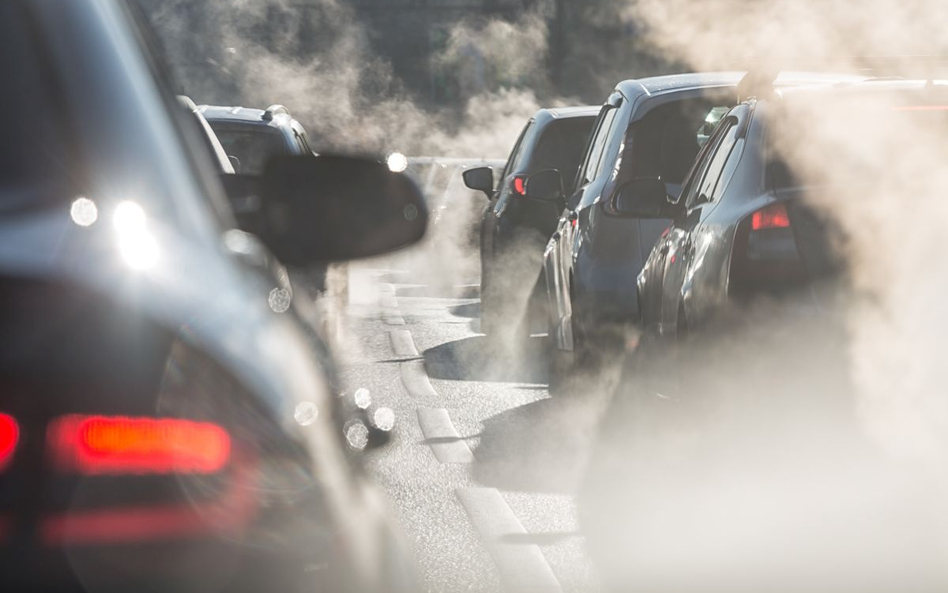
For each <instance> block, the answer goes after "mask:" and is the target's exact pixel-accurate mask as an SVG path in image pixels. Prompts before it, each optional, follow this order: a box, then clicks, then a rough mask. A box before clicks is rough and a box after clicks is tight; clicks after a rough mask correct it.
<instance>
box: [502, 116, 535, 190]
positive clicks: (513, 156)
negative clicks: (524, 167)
mask: <svg viewBox="0 0 948 593" xmlns="http://www.w3.org/2000/svg"><path fill="white" fill-rule="evenodd" d="M532 128H533V120H530V121H529V122H528V123H527V125H526V126H524V128H523V131H522V132H520V137H519V138H517V143H516V144H514V147H513V150H511V151H510V157H509V158H507V166H506V167H505V168H504V173H503V174H502V175H501V176H500V182H501V183H503V181H504V180H505V179H507V176H508V175H510V174H511V173H512V172H513V171H515V170H516V169H517V168H518V167H519V166H520V160H521V159H522V157H523V147H524V143H523V139H524V138H526V137H527V134H528V133H529V132H530V130H531V129H532Z"/></svg>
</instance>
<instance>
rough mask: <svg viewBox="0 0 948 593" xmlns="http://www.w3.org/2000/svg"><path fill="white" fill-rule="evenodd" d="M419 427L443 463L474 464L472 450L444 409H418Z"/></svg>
mask: <svg viewBox="0 0 948 593" xmlns="http://www.w3.org/2000/svg"><path fill="white" fill-rule="evenodd" d="M418 425H419V426H421V432H422V434H424V435H425V439H426V440H427V441H428V446H429V447H431V451H432V452H433V453H434V455H435V457H436V458H437V459H438V461H440V462H441V463H474V454H473V453H471V448H470V447H468V446H467V443H466V442H465V441H464V440H463V439H461V435H460V434H459V433H458V430H457V429H456V428H455V427H454V424H452V422H451V417H450V416H449V415H448V411H447V410H445V409H444V408H418Z"/></svg>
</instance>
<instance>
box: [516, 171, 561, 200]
mask: <svg viewBox="0 0 948 593" xmlns="http://www.w3.org/2000/svg"><path fill="white" fill-rule="evenodd" d="M523 193H524V197H526V198H530V199H533V200H542V201H544V202H557V203H560V204H563V203H565V202H566V198H565V197H564V195H563V178H562V177H561V176H560V172H559V171H557V170H556V169H547V170H545V171H540V172H539V173H534V174H533V175H531V176H529V177H527V181H526V182H525V183H524V184H523Z"/></svg>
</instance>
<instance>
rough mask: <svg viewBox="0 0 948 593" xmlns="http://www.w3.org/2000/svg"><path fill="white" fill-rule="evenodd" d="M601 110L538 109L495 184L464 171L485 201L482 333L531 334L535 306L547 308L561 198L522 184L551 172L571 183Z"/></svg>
mask: <svg viewBox="0 0 948 593" xmlns="http://www.w3.org/2000/svg"><path fill="white" fill-rule="evenodd" d="M598 113H599V108H598V107H565V108H558V109H541V110H540V111H538V112H537V113H536V114H535V115H534V116H533V117H532V118H530V121H528V122H527V124H526V126H524V128H523V131H522V132H521V133H520V137H519V139H518V140H517V143H516V144H515V145H514V148H513V150H512V151H511V153H510V157H509V158H508V159H507V163H506V165H505V166H504V169H503V171H502V172H501V174H500V180H499V183H497V185H496V187H495V185H494V176H493V171H492V169H490V168H489V167H480V168H475V169H469V170H467V171H465V172H464V180H465V183H466V184H467V186H468V187H470V188H471V189H474V190H479V191H482V192H484V194H486V195H487V199H488V200H489V203H488V205H487V207H486V208H485V209H484V214H483V217H482V221H481V241H480V245H481V248H480V253H481V331H482V332H484V333H485V334H488V335H493V334H495V333H496V332H497V331H498V330H499V329H500V328H501V327H513V328H517V327H521V328H523V330H522V331H523V332H525V333H529V329H530V327H531V318H533V317H536V311H537V309H538V305H545V304H546V295H545V291H544V290H543V287H544V283H543V280H542V278H541V277H540V272H541V271H542V262H541V256H542V253H543V246H544V245H546V242H547V241H548V240H549V238H550V235H552V234H553V231H554V230H556V221H557V219H558V218H559V214H560V212H561V211H562V209H563V205H564V202H563V201H562V197H561V196H558V195H539V196H538V195H535V194H532V193H531V192H530V191H529V190H528V188H527V183H526V181H527V179H528V178H529V177H530V176H531V175H533V174H534V173H539V172H541V171H549V170H553V171H557V172H559V176H560V178H561V179H563V180H565V181H566V183H568V184H570V183H571V182H572V179H573V177H574V176H575V174H576V171H577V169H578V167H579V162H580V160H581V159H582V156H583V152H584V149H585V147H586V142H587V141H588V139H589V133H590V131H591V130H592V125H593V123H594V122H595V120H596V115H597V114H598ZM540 311H542V309H540ZM543 329H545V328H543Z"/></svg>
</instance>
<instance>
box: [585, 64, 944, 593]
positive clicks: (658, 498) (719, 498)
mask: <svg viewBox="0 0 948 593" xmlns="http://www.w3.org/2000/svg"><path fill="white" fill-rule="evenodd" d="M752 75H755V73H753V72H752V73H750V74H748V79H749V80H745V81H743V82H742V83H741V84H740V85H739V91H738V94H739V96H740V97H741V100H740V102H739V103H738V104H737V105H736V106H734V107H733V108H731V109H730V110H728V112H727V113H726V114H725V115H724V117H723V118H722V119H721V121H720V122H719V124H718V125H717V127H716V129H715V130H714V132H713V134H712V135H711V137H710V139H709V141H708V142H707V144H706V146H705V147H704V148H703V149H702V151H701V153H700V155H699V156H698V158H697V159H696V161H695V163H694V164H693V166H692V168H691V170H690V172H689V173H688V175H687V176H686V179H685V182H684V189H683V191H682V192H681V194H680V195H677V196H676V195H668V192H667V191H666V188H665V187H664V184H663V183H662V182H661V181H660V180H659V179H658V178H655V177H652V178H640V179H634V180H630V181H629V182H627V183H626V184H624V185H623V186H621V187H620V188H619V189H618V191H617V195H616V197H615V198H614V201H613V204H612V208H613V209H614V210H616V211H618V212H621V213H625V215H628V216H631V217H633V218H650V219H670V220H671V221H672V223H671V225H670V226H669V228H668V231H667V232H666V233H664V235H663V237H662V238H661V239H660V240H659V242H658V243H657V244H656V245H655V246H654V248H653V249H652V251H651V253H650V255H649V257H648V259H647V261H646V264H645V266H644V268H643V270H642V272H641V273H640V274H639V277H638V279H637V284H638V289H639V302H640V303H641V307H642V320H641V328H640V331H641V332H642V337H641V340H640V341H639V344H638V346H637V348H636V349H635V350H634V351H632V352H631V353H630V354H629V355H628V356H627V357H626V358H625V360H624V365H623V367H624V368H623V370H624V375H623V377H622V380H621V381H620V383H619V385H618V387H617V388H616V389H615V391H614V392H613V393H612V397H611V399H610V400H609V403H608V405H607V408H606V410H605V412H604V413H603V415H602V419H603V420H602V422H601V423H600V425H599V426H598V427H597V431H596V433H597V437H596V439H597V444H596V446H595V449H594V451H593V453H592V454H591V455H590V456H589V459H590V460H591V461H590V464H589V467H588V468H587V473H586V475H585V478H584V480H583V487H582V492H581V493H580V495H579V500H580V502H579V503H578V506H579V508H580V511H579V514H580V515H581V517H582V523H583V531H584V533H586V534H587V538H588V540H587V541H588V542H589V550H590V555H591V556H592V557H594V558H595V560H594V561H595V562H596V564H597V568H598V569H599V573H600V574H601V575H602V578H603V582H604V583H605V588H607V589H608V590H633V589H636V588H643V587H644V588H648V589H650V590H663V591H681V590H689V589H711V590H728V591H759V590H768V589H775V588H776V589H781V588H786V589H787V590H790V589H792V590H807V589H814V588H815V589H819V588H821V587H822V584H824V583H827V582H833V583H834V585H833V589H834V590H851V591H867V590H879V591H882V590H888V589H891V588H892V587H893V585H892V584H893V583H900V584H899V585H897V586H896V587H897V588H898V587H901V586H904V584H905V583H912V582H915V583H917V585H918V587H919V588H921V589H930V590H935V589H942V588H944V586H943V585H936V584H935V583H941V582H943V581H944V579H945V573H944V571H943V566H944V565H943V562H942V561H941V554H940V548H938V546H939V545H940V543H934V540H929V539H926V534H927V533H929V527H928V526H929V525H930V524H931V522H932V521H938V518H939V517H941V516H943V515H944V510H943V508H942V504H941V500H942V498H938V497H932V498H931V499H928V498H927V497H926V496H916V495H915V494H914V492H921V493H927V492H929V491H930V483H931V480H932V474H930V473H929V472H928V470H927V469H918V468H919V467H920V466H921V465H923V464H920V463H919V460H920V459H922V458H924V457H925V456H927V455H929V454H931V452H932V451H935V450H938V451H941V447H942V444H941V443H942V442H941V441H940V440H938V439H939V436H934V435H940V434H941V428H940V423H939V422H940V421H939V420H935V421H931V419H932V418H940V416H939V414H938V413H937V412H933V409H934V408H935V406H937V405H938V404H934V403H933V402H934V401H935V400H934V399H933V400H930V399H927V397H928V396H927V394H928V393H933V394H939V393H940V392H939V391H938V389H937V388H934V389H933V388H932V387H930V385H933V384H934V385H938V384H939V383H940V381H941V375H940V371H939V369H938V368H937V365H934V368H933V366H932V365H930V364H924V365H922V366H923V367H924V370H922V371H918V370H914V371H913V370H908V368H909V367H907V366H906V365H905V364H904V363H902V362H901V361H902V360H904V359H905V356H906V355H905V349H906V342H904V341H903V340H906V339H908V340H909V341H910V342H911V343H913V344H919V343H921V344H924V343H927V339H929V338H926V337H924V336H929V337H933V336H938V335H940V325H939V323H938V319H939V317H937V315H936V314H935V311H940V309H941V307H940V304H938V301H937V298H936V300H934V301H931V300H929V298H930V295H931V294H933V292H932V291H929V290H925V289H924V286H925V283H926V282H927V280H925V279H923V278H922V276H924V274H922V275H921V276H920V275H919V273H918V269H919V268H916V267H915V263H916V262H918V261H922V262H923V263H922V264H921V265H922V267H923V268H924V269H925V270H926V273H928V272H931V270H932V268H931V266H932V263H931V261H930V260H928V259H927V257H926V255H927V253H928V252H929V250H930V249H932V248H935V250H936V251H937V245H939V244H940V241H941V239H940V237H939V236H938V234H937V233H932V232H930V231H931V230H932V229H934V228H936V227H937V225H938V224H939V223H935V225H936V226H935V227H924V228H922V229H921V230H920V229H917V228H909V227H907V226H906V225H905V221H907V220H911V219H913V217H914V216H915V214H916V209H915V208H916V207H921V209H922V210H923V211H925V212H928V213H929V214H932V215H934V214H935V212H936V211H937V210H934V209H931V206H932V205H933V204H938V203H940V201H939V197H938V193H939V192H940V188H941V187H942V186H943V183H941V179H942V178H943V177H944V172H945V167H944V166H943V164H942V162H941V160H942V156H941V155H943V154H944V147H945V139H946V138H948V133H946V132H948V92H946V90H948V89H946V88H945V86H944V85H942V84H939V83H938V82H933V81H931V80H914V79H911V78H905V79H898V78H886V79H867V78H865V77H862V78H855V79H853V80H849V81H844V82H840V83H836V84H831V85H819V84H817V85H806V86H799V87H793V88H786V87H784V88H775V86H774V83H773V77H772V76H761V75H755V76H752ZM755 77H756V78H757V80H756V81H755V80H754V78H755ZM748 83H750V84H748ZM929 196H931V198H933V199H931V200H929V199H927V198H928V197H929ZM933 220H938V217H937V216H934V218H933ZM907 245H911V247H907ZM912 255H916V256H919V255H920V256H921V257H912ZM931 279H936V280H935V281H936V283H937V282H940V276H939V274H937V273H935V274H933V275H932V274H929V277H928V280H931ZM934 294H937V290H936V291H934ZM924 304H931V306H932V311H928V310H926V308H925V307H924V306H922V307H919V306H918V305H924ZM912 309H917V310H912ZM909 320H910V321H909ZM906 324H908V325H906ZM896 336H898V337H896ZM909 336H910V337H909ZM935 339H936V340H937V338H935ZM897 361H898V362H897ZM889 365H895V366H894V367H892V366H889ZM891 368H898V369H899V374H897V375H898V376H897V378H896V379H894V380H891V381H890V380H888V379H886V378H885V377H887V375H888V374H889V373H890V372H891V371H890V369H891ZM918 368H921V367H916V369H918ZM933 397H934V398H935V399H937V400H940V395H934V396H933ZM882 402H885V403H882ZM929 402H932V403H929ZM905 418H913V420H912V422H911V425H910V427H907V425H906V423H905V420H904V419H905ZM923 418H924V419H923ZM903 427H906V428H903ZM922 435H933V437H931V438H932V440H931V442H933V443H934V442H936V441H937V442H938V443H939V444H938V445H933V446H932V448H927V447H925V448H922V447H918V448H915V446H914V444H915V443H917V442H919V441H918V439H920V438H929V437H927V436H924V437H923V436H922ZM908 443H912V445H909V444H908ZM881 492H890V493H891V494H883V495H880V493H881ZM722 542H726V544H725V545H722ZM933 548H936V549H939V553H935V554H931V555H930V556H929V555H927V551H928V550H930V549H933ZM709 557H713V558H714V562H711V563H704V561H705V560H706V559H707V558H709ZM749 558H752V561H751V562H750V563H749V561H748V559H749ZM918 558H921V560H918V561H917V562H916V559H918ZM678 565H687V566H690V567H692V568H691V569H689V570H688V571H684V572H680V571H674V570H671V571H670V570H667V567H668V566H678ZM749 566H753V568H752V569H749V568H748V567H749ZM701 567H703V568H701ZM854 567H859V569H858V570H854ZM788 583H792V584H791V585H788ZM696 584H697V585H696Z"/></svg>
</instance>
